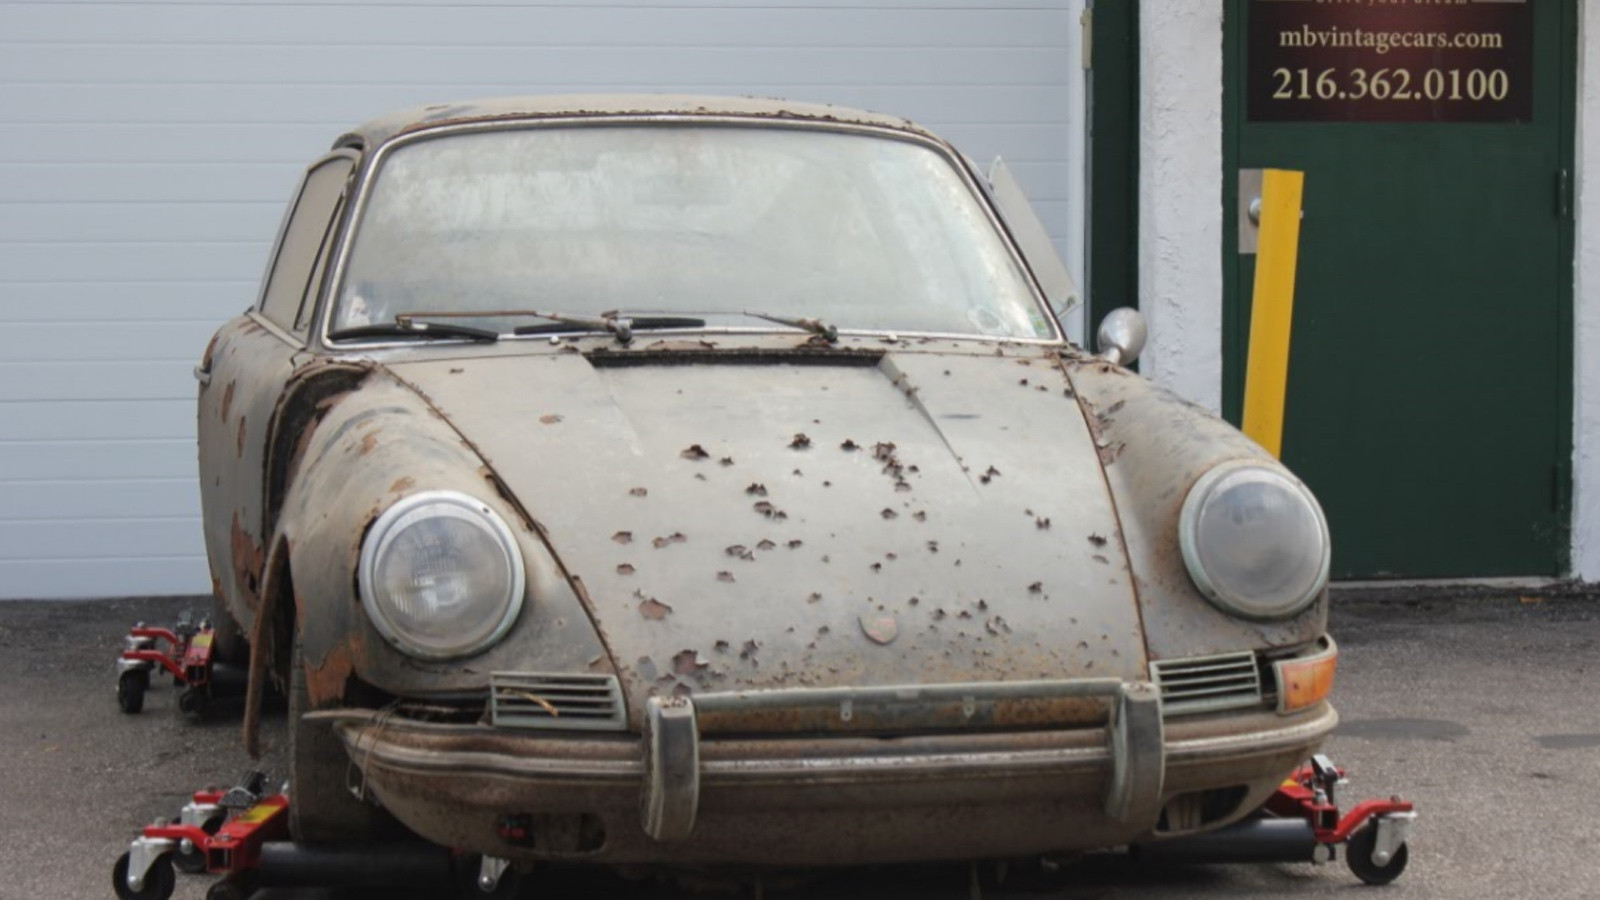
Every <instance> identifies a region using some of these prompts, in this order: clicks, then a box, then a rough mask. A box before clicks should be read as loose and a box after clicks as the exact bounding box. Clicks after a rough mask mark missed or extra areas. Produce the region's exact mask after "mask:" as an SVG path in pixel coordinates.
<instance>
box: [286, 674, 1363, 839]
mask: <svg viewBox="0 0 1600 900" xmlns="http://www.w3.org/2000/svg"><path fill="white" fill-rule="evenodd" d="M986 691H994V692H1003V693H1005V694H1006V695H1007V697H1008V698H1014V697H1015V696H1016V695H1017V694H1018V693H1019V692H1021V693H1023V694H1031V695H1032V696H1036V697H1038V698H1040V699H1046V698H1048V699H1059V698H1061V697H1070V698H1100V699H1102V700H1104V701H1105V704H1106V709H1107V712H1106V715H1105V716H1104V717H1103V721H1104V724H1103V725H1100V726H1089V727H1069V728H1060V729H1053V730H1030V731H1012V732H976V733H974V732H970V731H967V732H947V733H942V734H922V735H913V736H904V737H891V738H884V737H874V736H827V737H818V736H803V737H791V736H772V735H764V734H755V735H752V734H705V733H703V732H702V728H701V725H700V722H701V720H702V718H704V719H707V720H712V719H715V718H716V717H717V716H718V715H719V714H722V713H725V712H727V711H730V710H740V711H748V710H751V709H782V710H792V711H803V710H805V709H807V708H815V707H818V706H819V705H821V706H828V705H831V706H832V707H833V708H835V709H837V710H838V711H839V712H840V714H842V715H845V716H850V715H852V714H854V713H855V711H857V710H861V711H862V712H866V711H868V710H871V709H874V708H877V709H878V711H879V712H880V713H881V712H882V710H883V709H885V708H890V707H894V706H896V705H899V706H906V705H917V704H927V703H939V702H947V701H950V700H956V701H958V702H963V703H967V704H983V703H985V702H989V701H992V699H993V698H992V697H985V696H984V693H985V692H986ZM945 693H948V694H950V697H943V696H942V694H945ZM315 716H316V717H317V718H331V719H335V720H336V721H335V723H334V727H335V728H336V729H337V731H338V733H339V735H340V737H341V738H342V739H343V741H344V743H345V746H346V749H347V750H348V752H349V754H350V757H351V760H352V761H353V763H354V764H355V765H356V766H357V767H358V768H359V769H360V770H361V772H362V774H363V777H364V781H365V783H366V784H367V785H368V786H369V787H370V788H371V789H372V791H373V792H374V793H375V794H376V796H377V797H378V798H379V799H380V800H381V801H382V802H383V804H384V805H385V806H386V807H388V808H389V809H390V811H391V812H393V813H394V814H395V815H396V816H397V817H399V818H400V819H401V820H402V821H403V822H405V823H406V824H407V825H408V826H410V827H411V828H412V829H413V830H416V831H417V832H418V833H420V834H422V835H423V836H424V837H427V838H429V839H430V840H434V841H436V842H439V843H442V844H446V845H448V846H453V847H460V848H464V849H469V850H472V851H475V852H479V853H483V854H486V855H492V856H500V857H512V858H525V859H551V858H584V859H591V860H595V861H602V862H609V863H678V864H686V863H712V862H723V863H751V864H770V865H818V864H829V863H840V864H848V863H868V862H890V861H899V860H913V859H936V858H974V857H985V856H1018V855H1026V854H1032V853H1043V852H1050V851H1066V850H1074V849H1086V848H1091V847H1099V846H1114V845H1120V844H1125V843H1130V842H1133V841H1135V840H1139V839H1145V838H1148V837H1150V836H1151V835H1153V834H1155V833H1156V831H1157V826H1158V822H1160V821H1161V818H1162V810H1163V808H1164V807H1165V805H1166V804H1167V803H1169V802H1170V801H1172V800H1173V799H1174V798H1177V797H1181V796H1194V795H1195V794H1196V793H1197V792H1206V791H1219V792H1229V796H1231V797H1234V798H1236V803H1235V805H1236V807H1237V808H1236V809H1233V810H1231V811H1229V812H1228V813H1227V814H1226V815H1224V816H1221V817H1219V818H1217V819H1216V820H1215V821H1212V822H1208V823H1207V825H1208V826H1219V825H1222V824H1225V823H1226V822H1227V821H1231V820H1233V819H1234V818H1237V817H1238V816H1240V815H1243V814H1245V813H1247V812H1249V811H1250V810H1252V809H1254V808H1256V807H1257V806H1259V805H1260V803H1261V802H1264V800H1265V799H1266V797H1267V796H1268V795H1270V794H1271V792H1272V791H1273V790H1274V789H1275V788H1276V787H1277V785H1278V783H1279V782H1280V781H1281V780H1282V778H1283V777H1284V776H1285V775H1286V774H1287V773H1288V772H1290V771H1292V770H1293V769H1294V768H1295V766H1297V765H1298V764H1299V763H1301V762H1302V761H1304V760H1305V759H1306V758H1307V757H1308V756H1309V755H1310V754H1311V753H1313V752H1314V751H1315V750H1316V749H1317V748H1318V747H1319V746H1320V744H1321V742H1322V740H1323V738H1324V737H1325V736H1326V735H1327V733H1328V732H1329V731H1331V730H1332V729H1333V727H1334V725H1335V724H1336V723H1337V721H1338V718H1337V715H1336V714H1335V713H1334V711H1333V709H1332V708H1331V707H1330V706H1328V705H1327V704H1326V703H1323V704H1319V705H1317V706H1315V707H1312V708H1311V709H1308V710H1305V711H1304V712H1301V713H1298V714H1294V715H1289V716H1284V715H1277V714H1274V713H1271V712H1267V711H1255V712H1247V713H1236V714H1229V715H1226V716H1223V715H1216V716H1206V717H1186V718H1182V719H1176V720H1166V721H1164V720H1163V717H1162V714H1161V700H1160V696H1159V694H1158V693H1157V691H1156V689H1155V688H1154V687H1153V686H1152V685H1150V684H1148V683H1144V682H1122V681H1119V680H1116V679H1090V680H1083V679H1079V680H1074V681H1062V682H1030V683H1025V684H1020V685H1019V684H1016V683H1011V684H995V685H951V686H915V687H906V688H877V689H834V690H792V691H791V690H779V691H762V692H734V693H720V694H719V693H711V694H697V695H695V696H693V697H682V698H652V699H651V700H650V701H649V702H648V704H647V706H646V713H645V722H644V728H643V732H644V734H643V735H642V737H641V736H635V735H627V734H617V735H607V734H596V733H559V732H549V731H542V732H526V731H511V730H508V729H496V728H492V727H489V726H485V725H447V724H437V723H428V722H421V721H415V720H410V719H405V718H401V717H395V716H389V715H382V714H380V713H378V712H377V711H368V710H347V711H342V712H338V713H319V714H315ZM508 821H517V822H523V823H528V822H531V823H534V826H533V828H532V829H531V830H533V831H540V830H542V831H544V832H545V833H547V834H548V835H550V836H551V838H550V839H549V840H545V841H543V842H541V841H540V840H539V839H538V837H537V836H535V837H532V838H531V839H526V840H525V839H523V838H525V837H527V836H526V835H523V836H522V837H512V836H509V835H508V831H507V828H506V823H507V822H508ZM597 828H598V830H599V832H600V833H602V834H603V836H604V837H603V840H600V841H599V842H598V843H597V842H595V841H594V840H589V841H587V842H584V841H574V840H572V839H570V833H572V832H574V831H575V830H584V831H586V832H588V833H590V834H593V833H594V832H595V830H596V829H597ZM563 834H566V835H569V837H568V838H562V837H560V835H563Z"/></svg>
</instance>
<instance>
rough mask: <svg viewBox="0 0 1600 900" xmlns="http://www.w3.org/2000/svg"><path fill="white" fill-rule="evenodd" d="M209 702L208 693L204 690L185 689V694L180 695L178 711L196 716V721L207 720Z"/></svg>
mask: <svg viewBox="0 0 1600 900" xmlns="http://www.w3.org/2000/svg"><path fill="white" fill-rule="evenodd" d="M208 702H209V700H208V698H207V697H206V692H205V690H204V689H202V688H196V687H188V688H184V689H183V693H181V694H179V695H178V709H179V710H181V711H182V712H183V714H184V715H186V716H194V717H195V718H196V719H203V718H205V715H206V705H207V704H208Z"/></svg>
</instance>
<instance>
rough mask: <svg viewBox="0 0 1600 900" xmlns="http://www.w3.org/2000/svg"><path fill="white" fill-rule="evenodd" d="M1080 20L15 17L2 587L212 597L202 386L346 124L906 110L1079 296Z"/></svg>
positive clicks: (0, 16)
mask: <svg viewBox="0 0 1600 900" xmlns="http://www.w3.org/2000/svg"><path fill="white" fill-rule="evenodd" d="M1082 6H1083V3H1082V0H1008V2H1007V3H1005V4H1004V5H1003V6H1001V5H993V4H988V3H984V2H980V0H809V2H807V3H804V4H801V3H795V2H793V0H695V2H693V3H687V2H683V0H676V2H675V0H603V2H596V3H585V2H581V0H564V2H562V0H557V2H545V3H539V4H537V5H534V4H525V3H520V2H515V0H475V2H471V3H466V2H462V3H452V2H448V0H299V2H274V0H257V2H224V0H159V2H158V0H102V2H80V0H42V2H15V0H0V597H78V596H104V595H133V594H156V593H171V592H184V593H188V592H205V591H207V590H209V580H208V577H207V575H206V566H205V563H204V559H203V553H204V550H203V545H202V541H201V537H200V526H199V512H198V510H199V501H198V494H197V490H196V485H195V464H194V422H193V420H194V402H193V397H194V384H193V381H192V380H191V377H190V369H191V368H192V366H193V365H194V363H195V361H196V360H197V359H198V357H199V355H200V353H201V351H202V349H203V348H204V346H205V343H206V340H207V339H208V338H209V336H210V334H211V332H212V330H213V329H214V328H215V327H216V326H217V325H218V324H219V323H220V322H222V321H224V320H226V319H227V318H229V317H231V316H233V315H234V314H236V313H237V312H238V311H240V310H241V309H243V308H245V307H246V306H247V305H248V304H249V303H250V302H251V301H252V300H253V298H254V295H255V291H256V283H257V280H258V278H259V276H260V272H261V269H262V267H263V264H264V262H265V256H266V253H267V249H268V247H267V244H268V241H269V240H270V239H271V237H272V235H273V234H274V232H275V229H276V227H277V224H278V221H279V218H280V216H281V215H282V212H283V205H284V203H285V201H286V200H287V199H288V195H289V192H290V190H291V189H292V187H293V186H294V184H295V180H296V177H297V175H298V172H299V170H300V169H301V167H303V166H304V165H305V163H306V162H308V161H309V160H310V159H312V158H313V157H315V156H316V155H317V154H319V153H320V152H321V151H322V150H324V149H325V148H326V147H327V146H328V144H329V143H330V142H331V141H332V140H333V139H334V138H335V137H336V136H337V135H338V134H339V133H340V132H341V130H343V129H344V128H345V127H347V126H349V125H351V124H353V123H355V122H358V121H360V120H363V119H366V118H369V117H371V116H373V115H376V114H378V113H381V112H385V111H388V110H391V109H396V108H401V107H407V106H413V105H417V104H420V103H428V102H436V101H442V100H451V99H460V98H465V97H474V96H484V95H492V94H506V93H539V92H571V91H620V90H652V91H695V92H710V93H750V94H763V95H778V96H789V97H793V98H795V99H806V100H818V101H825V102H834V103H842V104H847V105H854V106H862V107H866V108H869V109H876V110H882V111H885V112H893V113H897V114H901V115H905V116H909V117H911V118H913V119H916V120H918V121H920V122H922V123H924V124H926V125H929V126H931V127H933V128H934V129H935V130H937V131H939V132H940V133H942V134H944V135H945V136H946V137H949V138H950V139H952V140H953V141H954V142H955V143H956V144H957V145H958V146H959V147H961V149H962V150H964V151H965V152H966V153H967V154H968V155H969V156H970V157H971V158H973V159H975V160H978V161H980V162H981V163H987V162H988V161H989V160H990V159H991V158H993V157H994V156H996V155H1003V156H1004V157H1005V158H1006V159H1007V161H1008V162H1009V164H1010V166H1011V169H1012V171H1013V173H1014V174H1015V175H1016V177H1017V179H1018V181H1019V182H1021V184H1022V186H1023V187H1024V189H1026V190H1027V192H1028V193H1029V195H1030V196H1032V197H1033V198H1034V200H1035V202H1036V205H1037V207H1038V209H1039V212H1040V214H1041V217H1042V218H1043V219H1044V221H1045V223H1046V224H1047V226H1049V228H1050V230H1051V233H1052V236H1053V237H1055V238H1056V240H1057V243H1058V245H1059V246H1061V247H1062V249H1063V250H1064V251H1065V254H1064V255H1065V256H1066V258H1067V260H1068V263H1069V267H1070V268H1071V270H1072V272H1073V274H1074V276H1075V277H1076V278H1077V279H1078V281H1079V283H1080V285H1081V284H1082V283H1083V278H1082V273H1083V253H1082V244H1083V235H1082V224H1081V223H1082V219H1083V216H1082V209H1081V201H1082V197H1083V194H1084V190H1083V185H1084V177H1083V157H1084V149H1085V148H1084V141H1083V124H1082V123H1083V122H1084V114H1083V102H1084V101H1083V71H1082V68H1081V57H1080V52H1081V33H1080V25H1079V19H1078V16H1079V12H1080V11H1081V9H1082ZM1150 18H1152V19H1153V18H1157V17H1155V16H1151V17H1150ZM1193 74H1194V73H1190V77H1193ZM1152 283H1157V282H1152Z"/></svg>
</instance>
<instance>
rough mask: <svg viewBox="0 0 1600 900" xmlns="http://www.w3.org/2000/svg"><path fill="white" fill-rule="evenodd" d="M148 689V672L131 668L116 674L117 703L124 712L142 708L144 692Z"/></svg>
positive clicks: (130, 712) (137, 710)
mask: <svg viewBox="0 0 1600 900" xmlns="http://www.w3.org/2000/svg"><path fill="white" fill-rule="evenodd" d="M149 689H150V673H149V672H146V671H144V670H143V669H133V670H130V671H127V672H123V673H122V674H121V675H118V676H117V705H118V706H120V707H122V711H123V712H125V713H129V714H132V713H136V712H139V711H140V710H142V709H144V692H145V691H147V690H149Z"/></svg>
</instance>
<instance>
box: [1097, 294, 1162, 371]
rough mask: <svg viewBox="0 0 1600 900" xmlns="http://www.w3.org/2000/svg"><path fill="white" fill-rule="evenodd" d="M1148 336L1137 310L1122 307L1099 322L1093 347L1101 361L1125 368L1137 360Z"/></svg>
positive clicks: (1142, 317)
mask: <svg viewBox="0 0 1600 900" xmlns="http://www.w3.org/2000/svg"><path fill="white" fill-rule="evenodd" d="M1148 334H1149V330H1148V329H1147V328H1146V327H1145V324H1144V316H1143V315H1142V314H1141V313H1140V312H1139V311H1138V310H1137V309H1131V308H1129V307H1126V306H1124V307H1122V308H1120V309H1114V310H1112V311H1111V312H1110V313H1109V314H1108V315H1107V316H1106V317H1105V318H1104V319H1102V320H1100V330H1099V331H1098V332H1097V333H1096V334H1095V346H1096V348H1097V349H1098V352H1099V354H1100V358H1101V359H1105V360H1109V361H1110V362H1113V363H1116V364H1117V365H1119V366H1125V365H1128V364H1129V363H1131V362H1133V361H1134V360H1136V359H1138V358H1139V352H1140V351H1141V350H1143V349H1144V339H1145V337H1146V336H1147V335H1148Z"/></svg>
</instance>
